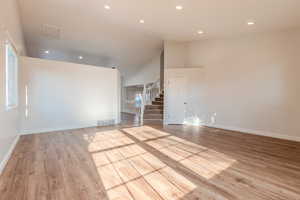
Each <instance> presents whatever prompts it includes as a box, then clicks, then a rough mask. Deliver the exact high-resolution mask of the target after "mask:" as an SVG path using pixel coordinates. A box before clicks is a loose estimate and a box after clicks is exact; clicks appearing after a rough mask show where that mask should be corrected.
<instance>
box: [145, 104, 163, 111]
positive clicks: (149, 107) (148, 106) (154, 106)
mask: <svg viewBox="0 0 300 200" xmlns="http://www.w3.org/2000/svg"><path fill="white" fill-rule="evenodd" d="M148 109H149V110H151V109H160V110H162V109H163V106H162V105H147V106H146V110H148Z"/></svg>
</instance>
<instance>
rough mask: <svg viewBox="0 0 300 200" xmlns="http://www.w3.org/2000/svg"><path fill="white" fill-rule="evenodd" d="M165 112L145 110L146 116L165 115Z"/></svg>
mask: <svg viewBox="0 0 300 200" xmlns="http://www.w3.org/2000/svg"><path fill="white" fill-rule="evenodd" d="M163 113H164V112H163V111H162V110H153V111H151V110H145V112H144V114H145V115H147V114H150V115H151V114H163Z"/></svg>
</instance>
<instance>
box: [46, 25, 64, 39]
mask: <svg viewBox="0 0 300 200" xmlns="http://www.w3.org/2000/svg"><path fill="white" fill-rule="evenodd" d="M60 33H61V30H60V28H59V27H57V26H52V25H49V24H44V25H42V35H43V36H46V37H48V38H51V39H57V40H58V39H60Z"/></svg>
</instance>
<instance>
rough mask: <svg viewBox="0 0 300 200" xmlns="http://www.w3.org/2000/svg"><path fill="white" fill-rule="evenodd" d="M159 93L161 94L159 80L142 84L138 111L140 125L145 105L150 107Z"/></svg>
mask: <svg viewBox="0 0 300 200" xmlns="http://www.w3.org/2000/svg"><path fill="white" fill-rule="evenodd" d="M160 92H161V88H160V79H158V80H156V81H155V82H152V83H147V84H144V89H143V95H142V103H141V110H140V113H141V116H140V121H141V124H142V125H143V124H144V111H145V107H146V105H151V104H152V101H154V100H155V98H156V97H158V96H159V95H160Z"/></svg>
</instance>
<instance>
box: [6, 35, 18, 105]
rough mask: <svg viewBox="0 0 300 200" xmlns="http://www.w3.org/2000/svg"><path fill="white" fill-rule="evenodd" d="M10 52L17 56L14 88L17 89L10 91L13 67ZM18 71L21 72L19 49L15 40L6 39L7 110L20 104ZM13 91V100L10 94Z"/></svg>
mask: <svg viewBox="0 0 300 200" xmlns="http://www.w3.org/2000/svg"><path fill="white" fill-rule="evenodd" d="M9 53H12V54H13V56H14V57H15V66H14V67H15V69H14V73H15V74H14V78H15V80H14V84H15V87H14V88H13V90H15V91H10V88H9V78H10V73H9V70H10V69H9V68H10V67H11V66H10V64H9ZM18 72H19V57H18V53H17V50H16V48H15V46H14V44H13V42H11V41H10V40H6V41H5V107H6V110H12V109H15V108H17V107H18V105H19V78H18V77H19V73H18ZM11 92H12V93H14V94H13V96H14V97H13V98H14V100H13V101H12V100H11V99H10V95H9V94H10V93H11ZM12 102H13V103H12Z"/></svg>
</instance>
